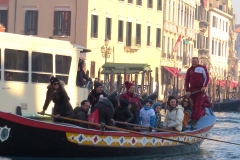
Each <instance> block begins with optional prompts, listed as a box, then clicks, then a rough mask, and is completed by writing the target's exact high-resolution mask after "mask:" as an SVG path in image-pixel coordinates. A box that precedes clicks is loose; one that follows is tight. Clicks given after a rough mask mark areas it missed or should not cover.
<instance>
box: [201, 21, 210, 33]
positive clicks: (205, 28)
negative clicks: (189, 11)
mask: <svg viewBox="0 0 240 160" xmlns="http://www.w3.org/2000/svg"><path fill="white" fill-rule="evenodd" d="M208 26H209V23H208V22H207V21H205V20H201V21H200V22H199V30H200V32H203V33H205V32H206V30H207V28H208Z"/></svg>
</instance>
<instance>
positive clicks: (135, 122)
mask: <svg viewBox="0 0 240 160" xmlns="http://www.w3.org/2000/svg"><path fill="white" fill-rule="evenodd" d="M132 114H133V119H132V120H131V121H130V123H133V124H138V121H139V114H140V111H139V110H135V111H132Z"/></svg>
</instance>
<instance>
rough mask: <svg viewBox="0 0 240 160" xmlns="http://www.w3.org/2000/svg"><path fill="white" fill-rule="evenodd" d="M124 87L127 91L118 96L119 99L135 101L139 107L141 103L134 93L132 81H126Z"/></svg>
mask: <svg viewBox="0 0 240 160" xmlns="http://www.w3.org/2000/svg"><path fill="white" fill-rule="evenodd" d="M125 87H126V90H127V92H126V93H124V94H122V95H121V96H120V99H126V100H127V101H129V102H135V103H136V104H137V105H138V106H139V108H140V109H141V108H142V104H141V102H140V100H139V97H138V95H136V94H134V91H135V86H134V85H133V84H132V83H130V82H128V81H126V82H125Z"/></svg>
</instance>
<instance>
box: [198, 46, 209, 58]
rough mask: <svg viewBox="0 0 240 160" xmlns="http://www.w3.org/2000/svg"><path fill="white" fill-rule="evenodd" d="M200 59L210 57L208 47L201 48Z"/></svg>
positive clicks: (199, 51) (199, 50)
mask: <svg viewBox="0 0 240 160" xmlns="http://www.w3.org/2000/svg"><path fill="white" fill-rule="evenodd" d="M198 57H209V50H208V48H207V47H206V46H201V47H200V48H199V49H198Z"/></svg>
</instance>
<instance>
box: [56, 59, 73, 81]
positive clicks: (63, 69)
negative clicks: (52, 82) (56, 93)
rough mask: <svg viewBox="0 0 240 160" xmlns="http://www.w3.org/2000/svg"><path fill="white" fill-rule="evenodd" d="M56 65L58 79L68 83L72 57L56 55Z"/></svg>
mask: <svg viewBox="0 0 240 160" xmlns="http://www.w3.org/2000/svg"><path fill="white" fill-rule="evenodd" d="M55 61H56V62H55V64H56V77H57V78H58V79H60V80H62V81H64V82H65V84H67V83H68V76H69V71H70V66H71V61H72V57H70V56H62V55H56V57H55Z"/></svg>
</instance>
